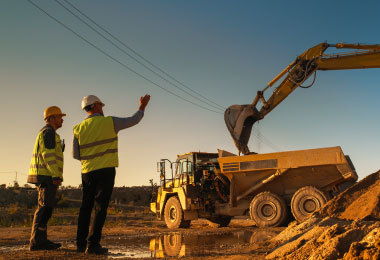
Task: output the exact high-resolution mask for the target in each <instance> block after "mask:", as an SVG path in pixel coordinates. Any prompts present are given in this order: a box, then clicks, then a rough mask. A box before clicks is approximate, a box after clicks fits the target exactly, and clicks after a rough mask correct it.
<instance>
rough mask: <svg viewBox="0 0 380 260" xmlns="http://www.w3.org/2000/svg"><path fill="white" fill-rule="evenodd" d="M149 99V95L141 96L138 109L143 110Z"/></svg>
mask: <svg viewBox="0 0 380 260" xmlns="http://www.w3.org/2000/svg"><path fill="white" fill-rule="evenodd" d="M149 100H150V95H148V94H146V95H145V96H143V97H140V102H139V110H142V111H145V107H146V106H147V105H148V103H149Z"/></svg>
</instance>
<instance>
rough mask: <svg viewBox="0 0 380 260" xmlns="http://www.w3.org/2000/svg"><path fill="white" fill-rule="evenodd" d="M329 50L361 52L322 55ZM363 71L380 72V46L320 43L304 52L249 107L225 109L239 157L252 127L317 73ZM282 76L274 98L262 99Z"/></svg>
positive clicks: (245, 146)
mask: <svg viewBox="0 0 380 260" xmlns="http://www.w3.org/2000/svg"><path fill="white" fill-rule="evenodd" d="M329 47H335V48H338V49H339V48H343V49H359V50H361V51H357V52H349V53H337V54H331V55H325V54H323V53H324V52H325V51H326V50H327V49H328V48H329ZM366 68H380V45H360V44H344V43H338V44H327V43H321V44H318V45H316V46H314V47H312V48H310V49H308V50H307V51H305V52H304V53H303V54H301V55H300V56H299V57H297V59H296V60H295V61H293V62H292V63H291V64H289V66H288V67H286V68H285V69H284V70H283V71H282V72H281V73H280V74H279V75H278V76H276V77H275V78H274V79H273V80H272V81H271V82H269V83H268V86H267V87H266V88H264V89H263V90H262V91H258V92H257V95H256V97H255V99H254V100H253V102H252V104H249V105H232V106H230V107H229V108H227V109H226V111H225V113H224V119H225V122H226V125H227V128H228V130H229V132H230V133H231V136H232V139H233V141H234V143H235V145H236V147H237V148H238V150H239V153H243V154H249V149H248V146H247V144H248V140H249V137H250V135H251V130H252V126H253V124H254V123H255V122H257V121H259V120H261V119H263V118H264V117H265V116H266V115H267V114H268V113H269V112H271V111H272V110H273V109H274V108H275V107H276V106H277V105H279V104H280V103H281V102H282V101H283V100H284V99H285V98H286V97H287V96H288V95H289V94H290V93H292V92H293V91H294V90H295V89H296V88H297V87H302V86H301V84H303V83H304V82H305V81H306V80H307V79H308V78H309V77H310V76H312V75H313V74H314V80H315V75H316V74H315V73H316V71H317V70H347V69H366ZM285 74H287V75H286V77H285V78H284V80H283V81H282V82H281V83H280V84H279V85H278V86H277V88H276V89H275V90H274V92H273V94H272V95H271V96H270V97H269V98H268V99H265V98H264V92H265V91H266V90H267V89H268V88H269V87H272V86H273V85H274V84H275V83H276V82H277V81H278V80H279V79H280V78H282V77H283V76H284V75H285ZM314 80H313V83H314ZM310 86H311V85H310ZM310 86H307V87H303V88H308V87H310ZM259 100H260V101H261V102H262V107H261V109H260V111H259V110H258V109H257V108H256V105H257V103H258V101H259Z"/></svg>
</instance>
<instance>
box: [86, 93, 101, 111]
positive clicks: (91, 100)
mask: <svg viewBox="0 0 380 260" xmlns="http://www.w3.org/2000/svg"><path fill="white" fill-rule="evenodd" d="M96 103H98V104H101V105H102V106H104V104H103V102H102V101H100V99H99V98H98V97H97V96H95V95H88V96H85V97H84V98H83V99H82V110H85V109H86V108H87V109H90V107H91V106H92V105H94V104H96Z"/></svg>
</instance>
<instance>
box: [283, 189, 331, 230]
mask: <svg viewBox="0 0 380 260" xmlns="http://www.w3.org/2000/svg"><path fill="white" fill-rule="evenodd" d="M328 200H329V196H328V195H327V194H325V193H324V192H323V191H321V190H319V189H317V188H315V187H313V186H305V187H302V188H300V189H298V190H297V191H296V193H294V195H293V197H292V201H291V203H290V205H291V209H292V214H293V216H294V218H295V219H296V220H297V221H298V223H301V222H303V221H304V220H306V219H307V218H308V217H309V216H310V215H311V214H313V212H314V211H317V210H319V209H320V208H321V207H322V206H323V205H324V204H325V203H326V202H327V201H328Z"/></svg>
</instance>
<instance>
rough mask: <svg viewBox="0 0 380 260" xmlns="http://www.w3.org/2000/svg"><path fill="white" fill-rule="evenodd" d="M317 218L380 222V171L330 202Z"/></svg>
mask: <svg viewBox="0 0 380 260" xmlns="http://www.w3.org/2000/svg"><path fill="white" fill-rule="evenodd" d="M316 216H318V217H322V218H323V217H327V216H329V217H335V218H340V219H346V220H380V171H378V172H375V173H373V174H371V175H368V176H367V177H366V178H364V179H363V180H361V181H360V182H358V183H356V184H355V185H353V186H352V187H350V188H349V189H347V190H346V191H344V192H342V193H341V194H339V195H338V196H337V197H335V198H333V199H332V200H330V201H329V202H328V203H327V204H326V205H325V206H324V207H323V208H322V209H321V210H320V211H319V212H318V213H316Z"/></svg>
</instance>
